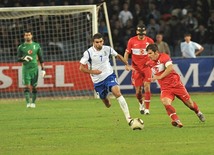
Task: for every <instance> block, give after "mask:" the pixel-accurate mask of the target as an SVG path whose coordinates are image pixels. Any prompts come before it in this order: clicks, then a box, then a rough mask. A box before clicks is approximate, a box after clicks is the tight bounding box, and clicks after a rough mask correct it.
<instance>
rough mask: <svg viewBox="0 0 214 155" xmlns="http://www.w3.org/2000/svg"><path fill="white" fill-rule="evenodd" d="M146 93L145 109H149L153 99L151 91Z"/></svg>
mask: <svg viewBox="0 0 214 155" xmlns="http://www.w3.org/2000/svg"><path fill="white" fill-rule="evenodd" d="M144 95H145V97H144V104H145V109H149V106H150V99H151V93H150V92H145V94H144Z"/></svg>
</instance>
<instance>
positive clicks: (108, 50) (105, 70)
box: [80, 33, 131, 123]
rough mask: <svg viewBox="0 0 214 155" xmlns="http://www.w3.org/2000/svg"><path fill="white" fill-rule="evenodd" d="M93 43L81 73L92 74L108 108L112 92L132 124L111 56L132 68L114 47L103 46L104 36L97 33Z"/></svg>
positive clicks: (85, 54)
mask: <svg viewBox="0 0 214 155" xmlns="http://www.w3.org/2000/svg"><path fill="white" fill-rule="evenodd" d="M92 42H93V46H91V47H90V48H89V49H88V50H86V51H85V52H84V54H83V57H82V58H81V60H80V71H82V72H84V73H88V74H90V76H91V79H92V82H93V84H94V89H95V90H96V92H97V94H98V95H99V97H100V99H101V100H102V101H103V103H104V104H105V106H106V107H107V108H109V107H110V106H111V102H110V101H109V99H108V93H109V92H112V94H113V95H114V96H115V97H116V98H117V101H118V102H119V104H120V107H121V109H122V111H123V113H124V115H125V118H126V120H127V122H128V123H130V122H131V116H130V113H129V108H128V105H127V102H126V100H125V98H124V97H123V95H122V94H121V91H120V87H119V85H118V82H117V80H116V75H115V74H114V72H113V68H112V66H111V64H110V62H109V61H110V59H109V58H110V56H115V57H116V58H118V59H119V60H121V61H122V62H123V63H124V64H125V65H126V66H127V67H129V68H130V69H131V66H129V64H128V62H126V61H125V59H124V58H123V56H121V55H120V54H118V53H117V52H116V51H115V50H114V49H113V48H112V47H110V46H106V45H103V43H104V40H103V36H102V34H100V33H96V34H95V35H94V36H93V38H92Z"/></svg>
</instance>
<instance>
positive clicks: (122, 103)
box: [111, 85, 131, 123]
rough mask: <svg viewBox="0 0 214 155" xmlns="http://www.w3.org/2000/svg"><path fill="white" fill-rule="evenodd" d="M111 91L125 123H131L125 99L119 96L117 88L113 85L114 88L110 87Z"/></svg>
mask: <svg viewBox="0 0 214 155" xmlns="http://www.w3.org/2000/svg"><path fill="white" fill-rule="evenodd" d="M111 91H112V93H113V95H114V96H115V97H116V98H117V101H118V103H119V104H120V108H121V109H122V111H123V113H124V115H125V118H126V120H127V122H128V123H129V122H130V121H131V116H130V112H129V108H128V104H127V102H126V100H125V98H124V97H123V95H122V94H121V92H120V88H119V86H118V85H115V86H113V87H111Z"/></svg>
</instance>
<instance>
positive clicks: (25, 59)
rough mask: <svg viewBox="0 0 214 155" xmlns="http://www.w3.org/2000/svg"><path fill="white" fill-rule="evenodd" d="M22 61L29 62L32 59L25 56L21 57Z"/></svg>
mask: <svg viewBox="0 0 214 155" xmlns="http://www.w3.org/2000/svg"><path fill="white" fill-rule="evenodd" d="M22 60H24V61H27V62H29V61H31V60H33V58H32V57H31V56H28V55H26V56H24V57H22Z"/></svg>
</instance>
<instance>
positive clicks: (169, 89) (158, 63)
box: [146, 44, 205, 128]
mask: <svg viewBox="0 0 214 155" xmlns="http://www.w3.org/2000/svg"><path fill="white" fill-rule="evenodd" d="M146 51H147V53H148V57H149V58H150V59H151V61H149V62H148V66H150V67H151V70H152V72H153V77H152V81H155V80H158V83H159V85H160V89H161V96H160V98H161V102H162V103H163V105H164V107H165V109H166V112H167V114H168V115H169V117H170V118H171V120H172V125H173V126H176V127H179V128H181V127H183V124H182V123H181V121H180V120H179V118H178V116H177V114H176V111H175V108H174V107H173V106H172V102H173V100H174V99H175V97H177V98H178V99H180V100H181V101H182V102H183V103H184V104H185V105H186V106H187V107H189V108H190V109H191V110H193V111H194V112H195V113H196V115H197V116H198V118H199V119H200V120H201V121H202V122H204V121H205V117H204V115H203V114H202V112H201V111H200V110H199V108H198V106H197V104H196V102H194V101H193V100H192V99H191V97H190V95H189V93H188V92H187V90H186V88H185V86H184V85H183V84H182V82H181V80H180V76H179V75H178V74H177V73H176V72H175V70H174V69H173V64H172V60H171V58H170V57H169V55H167V54H165V53H159V51H158V47H157V45H156V44H150V45H148V46H147V48H146Z"/></svg>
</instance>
